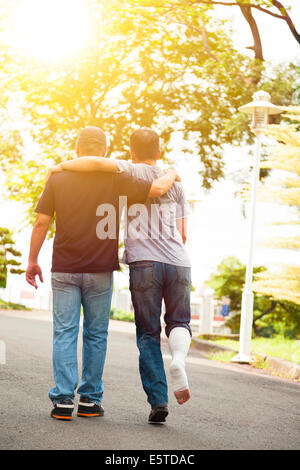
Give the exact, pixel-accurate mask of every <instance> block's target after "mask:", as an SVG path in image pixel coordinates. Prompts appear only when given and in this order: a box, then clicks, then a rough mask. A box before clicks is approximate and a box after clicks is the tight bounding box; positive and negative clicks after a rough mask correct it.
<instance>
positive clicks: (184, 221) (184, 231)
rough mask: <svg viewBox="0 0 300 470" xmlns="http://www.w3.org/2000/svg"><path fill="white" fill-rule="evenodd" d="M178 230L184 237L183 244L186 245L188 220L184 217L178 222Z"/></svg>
mask: <svg viewBox="0 0 300 470" xmlns="http://www.w3.org/2000/svg"><path fill="white" fill-rule="evenodd" d="M176 225H177V230H178V232H179V233H180V235H181V237H182V241H183V244H184V245H185V243H186V239H187V218H186V217H183V218H182V219H177V220H176Z"/></svg>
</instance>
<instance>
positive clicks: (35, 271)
mask: <svg viewBox="0 0 300 470" xmlns="http://www.w3.org/2000/svg"><path fill="white" fill-rule="evenodd" d="M51 218H52V217H50V216H49V215H46V214H38V215H37V218H36V221H35V224H34V227H33V230H32V235H31V242H30V253H29V258H28V267H27V270H26V281H27V282H28V283H29V284H30V285H32V286H33V287H35V288H36V289H37V288H38V286H37V283H36V279H35V278H36V276H39V279H40V281H41V282H44V281H43V274H42V270H41V268H40V266H39V264H38V256H39V252H40V250H41V248H42V245H43V243H44V241H45V238H46V235H47V232H48V228H49V225H50V222H51Z"/></svg>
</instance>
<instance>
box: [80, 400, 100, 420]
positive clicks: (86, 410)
mask: <svg viewBox="0 0 300 470" xmlns="http://www.w3.org/2000/svg"><path fill="white" fill-rule="evenodd" d="M103 415H104V409H103V408H102V406H101V405H96V403H94V402H93V401H92V400H90V399H89V398H85V397H80V401H79V403H78V410H77V416H81V417H83V418H92V417H95V416H103Z"/></svg>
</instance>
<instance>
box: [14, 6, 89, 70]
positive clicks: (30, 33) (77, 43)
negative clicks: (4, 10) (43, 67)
mask: <svg viewBox="0 0 300 470" xmlns="http://www.w3.org/2000/svg"><path fill="white" fill-rule="evenodd" d="M88 13H89V12H88V6H87V4H86V2H85V1H84V0H21V1H20V3H19V7H18V8H17V9H16V11H15V14H14V20H13V23H14V25H13V42H14V44H15V46H16V47H17V48H18V49H22V50H23V51H25V52H26V53H27V54H29V55H31V56H34V57H35V58H36V59H39V60H42V61H50V62H55V61H59V60H61V59H64V58H66V57H68V56H72V55H74V54H75V53H76V52H77V51H78V50H80V49H81V48H82V47H83V46H84V44H85V42H86V39H87V36H88V31H89V14H88Z"/></svg>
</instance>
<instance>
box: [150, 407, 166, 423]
mask: <svg viewBox="0 0 300 470" xmlns="http://www.w3.org/2000/svg"><path fill="white" fill-rule="evenodd" d="M168 414H169V410H168V407H167V406H158V407H157V408H153V409H152V410H151V413H150V415H149V420H148V422H149V423H151V424H161V423H165V422H166V417H167V416H168Z"/></svg>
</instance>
